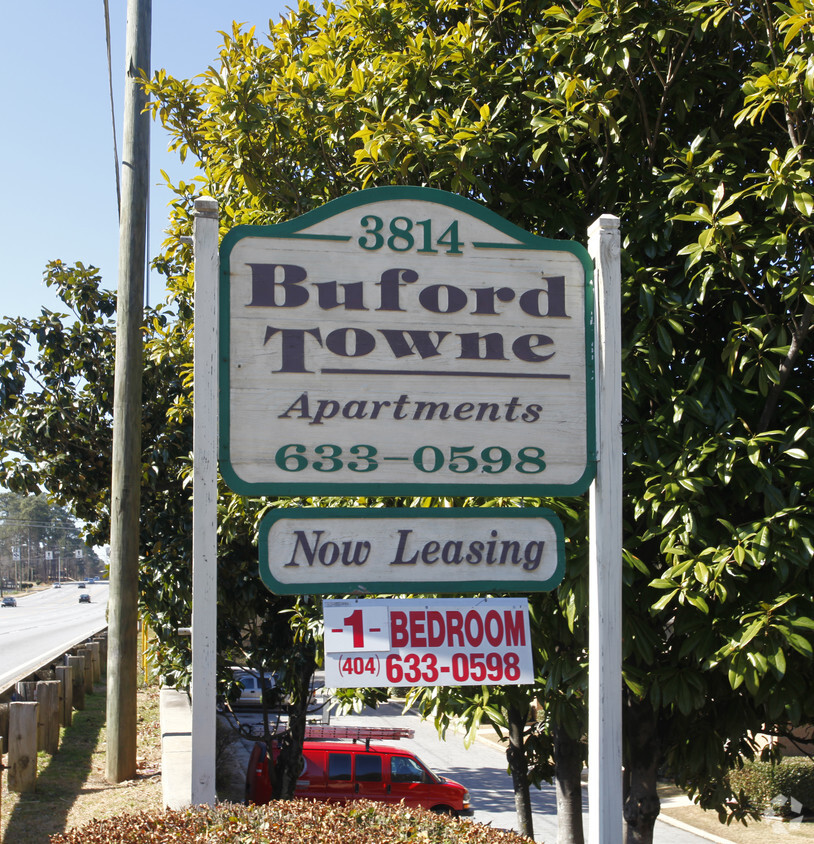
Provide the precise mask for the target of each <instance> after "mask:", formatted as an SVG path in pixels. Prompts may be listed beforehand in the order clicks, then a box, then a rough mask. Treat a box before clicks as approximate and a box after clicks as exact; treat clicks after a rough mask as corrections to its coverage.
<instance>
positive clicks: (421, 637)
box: [410, 610, 427, 648]
mask: <svg viewBox="0 0 814 844" xmlns="http://www.w3.org/2000/svg"><path fill="white" fill-rule="evenodd" d="M425 620H426V613H425V612H424V611H423V610H418V611H417V612H411V613H410V647H411V648H426V647H427V636H426V632H425V630H424V622H425Z"/></svg>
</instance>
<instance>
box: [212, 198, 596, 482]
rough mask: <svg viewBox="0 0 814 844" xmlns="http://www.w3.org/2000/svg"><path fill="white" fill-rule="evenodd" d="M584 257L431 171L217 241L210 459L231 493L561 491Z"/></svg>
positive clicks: (586, 466)
mask: <svg viewBox="0 0 814 844" xmlns="http://www.w3.org/2000/svg"><path fill="white" fill-rule="evenodd" d="M591 272H592V263H591V261H590V259H589V257H588V253H587V252H586V251H585V249H584V248H583V247H582V246H581V245H579V244H577V243H572V242H569V241H553V240H548V239H545V238H542V237H538V236H535V235H532V234H529V233H528V232H525V231H523V230H521V229H519V228H517V227H516V226H514V225H512V224H510V223H508V222H507V221H506V220H504V219H502V218H501V217H498V216H497V215H495V214H493V213H492V212H491V211H488V210H487V209H485V208H483V207H482V206H480V205H478V204H476V203H474V202H472V201H470V200H467V199H464V198H462V197H459V196H456V195H454V194H449V193H445V192H443V191H436V190H432V189H429V188H413V187H388V188H374V189H371V190H365V191H359V192H356V193H353V194H349V195H347V196H344V197H342V198H341V199H338V200H335V201H334V202H331V203H328V204H327V205H325V206H323V207H322V208H319V209H317V210H315V211H312V212H310V213H308V214H305V215H304V216H302V217H299V218H297V219H294V220H291V221H288V222H285V223H280V224H277V225H272V226H237V227H235V228H234V229H232V230H231V231H230V232H228V233H227V235H226V236H225V237H224V240H223V244H222V246H221V282H220V321H221V325H220V357H221V365H220V402H221V408H220V468H221V472H222V474H223V477H224V478H225V480H226V482H227V483H228V484H229V486H230V487H231V488H232V489H233V490H234V491H235V492H238V493H240V494H244V495H278V494H283V495H300V494H309V495H316V494H321V495H335V494H343V495H345V494H347V495H358V494H366V495H389V494H407V495H409V494H421V495H473V494H482V495H483V494H495V495H522V494H534V495H541V494H547V495H576V494H579V493H582V492H584V491H585V490H586V489H587V488H588V486H589V484H590V481H591V479H592V478H593V475H594V464H595V431H594V427H595V422H594V401H595V399H594V384H593V380H594V375H593V371H594V369H593V311H592V307H593V305H592V287H591Z"/></svg>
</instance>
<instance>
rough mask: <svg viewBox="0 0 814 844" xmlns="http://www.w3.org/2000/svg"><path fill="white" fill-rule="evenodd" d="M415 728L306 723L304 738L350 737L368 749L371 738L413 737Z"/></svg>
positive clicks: (388, 739)
mask: <svg viewBox="0 0 814 844" xmlns="http://www.w3.org/2000/svg"><path fill="white" fill-rule="evenodd" d="M414 735H415V730H408V729H406V728H405V727H331V726H328V725H326V724H307V725H306V727H305V738H307V739H324V740H332V739H351V740H352V741H364V743H365V748H366V749H367V750H370V742H371V741H372V740H373V739H377V740H384V741H394V740H396V739H401V738H409V739H411V738H413V736H414Z"/></svg>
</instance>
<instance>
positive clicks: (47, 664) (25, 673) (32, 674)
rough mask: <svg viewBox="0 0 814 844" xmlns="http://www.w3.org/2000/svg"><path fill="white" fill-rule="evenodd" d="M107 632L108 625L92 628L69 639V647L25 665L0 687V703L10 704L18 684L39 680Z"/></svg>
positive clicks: (54, 651)
mask: <svg viewBox="0 0 814 844" xmlns="http://www.w3.org/2000/svg"><path fill="white" fill-rule="evenodd" d="M106 631H107V625H106V624H104V625H102V626H101V627H99V628H97V629H95V630H94V629H92V628H91V629H90V630H89V631H88V632H86V633H84V634H83V635H82V636H81V637H79V638H77V639H75V640H73V641H71V640H70V639H69V640H68V641H69V642H70V644H69V645H67V646H66V645H65V644H64V643H63V644H61V645H60V646H59V647H58V648H52V649H51V650H50V651H46V652H45V653H44V654H42V655H40V656H39V657H37V658H36V659H35V660H31V661H30V662H29V663H28V664H26V665H23V666H22V667H21V668H20V669H19V671H18V673H17V674H16V675H15V676H13V677H12V678H11V679H10V680H6V681H5V683H3V684H2V685H0V703H8V702H9V701H10V700H11V698H12V696H13V695H14V690H15V687H16V686H17V683H20V682H23V681H26V680H32V679H34V680H35V679H37V678H38V676H39V674H41V673H42V672H43V671H47V670H48V669H49V668H53V666H54V665H55V664H57V663H59V662H62V660H63V657H64V656H65V654H68V653H72V652H73V651H74V650H75V649H76V648H79V647H82V645H83V644H84V643H85V642H89V641H91V640H93V639H94V638H96V637H97V636H101V635H102V634H103V633H106Z"/></svg>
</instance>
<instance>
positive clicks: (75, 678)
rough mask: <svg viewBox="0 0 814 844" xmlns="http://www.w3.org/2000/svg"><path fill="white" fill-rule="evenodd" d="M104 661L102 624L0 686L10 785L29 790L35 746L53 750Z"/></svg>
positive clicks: (0, 730) (0, 727) (2, 744)
mask: <svg viewBox="0 0 814 844" xmlns="http://www.w3.org/2000/svg"><path fill="white" fill-rule="evenodd" d="M106 662H107V628H102V629H101V630H100V631H98V632H97V633H95V634H91V635H90V636H86V637H85V638H83V639H82V640H80V641H79V642H76V643H75V644H74V645H73V646H72V647H70V648H68V649H64V648H62V649H60V650H59V651H58V652H57V653H51V654H49V655H48V657H47V658H43V662H42V663H41V665H40V667H39V668H38V669H37V670H36V671H29V672H27V673H26V674H24V675H23V676H22V678H21V679H19V680H17V681H16V682H14V683H13V684H6V686H5V687H4V688H3V689H2V690H0V750H2V752H7V753H8V761H7V764H6V769H7V771H8V777H7V783H8V790H9V791H17V792H26V791H34V790H35V788H36V781H37V752H38V751H40V750H43V751H45V752H46V753H49V754H53V753H56V751H57V749H58V746H59V736H60V727H63V726H65V727H69V726H70V725H71V721H72V718H73V711H74V710H82V709H84V708H85V694H86V692H88V693H89V692H92V691H93V686H94V683H98V682H101V679H102V674H103V673H104V666H105V665H106Z"/></svg>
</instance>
